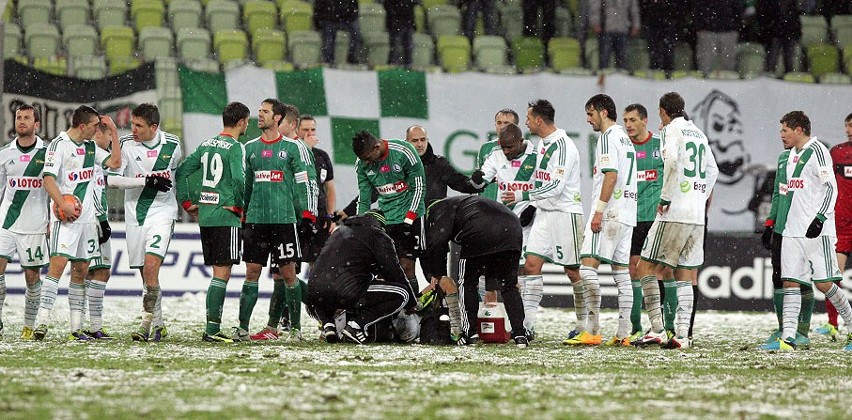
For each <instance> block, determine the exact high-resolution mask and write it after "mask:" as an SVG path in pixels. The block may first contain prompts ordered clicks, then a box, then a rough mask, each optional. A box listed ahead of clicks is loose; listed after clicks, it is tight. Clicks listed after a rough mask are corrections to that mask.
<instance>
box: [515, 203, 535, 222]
mask: <svg viewBox="0 0 852 420" xmlns="http://www.w3.org/2000/svg"><path fill="white" fill-rule="evenodd" d="M519 218H520V219H521V226H523V227H527V226H529V225H530V223H532V221H533V219H534V218H535V206H527V208H525V209H524V211H522V212H521V216H520V217H519Z"/></svg>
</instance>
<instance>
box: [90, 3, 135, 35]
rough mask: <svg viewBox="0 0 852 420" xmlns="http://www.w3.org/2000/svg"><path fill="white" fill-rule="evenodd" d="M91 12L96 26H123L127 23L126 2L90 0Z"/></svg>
mask: <svg viewBox="0 0 852 420" xmlns="http://www.w3.org/2000/svg"><path fill="white" fill-rule="evenodd" d="M92 14H93V15H94V16H95V21H96V22H97V23H98V28H101V29H103V28H106V27H107V26H123V25H125V24H126V23H127V3H125V2H123V1H115V0H92Z"/></svg>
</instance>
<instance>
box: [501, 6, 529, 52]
mask: <svg viewBox="0 0 852 420" xmlns="http://www.w3.org/2000/svg"><path fill="white" fill-rule="evenodd" d="M497 11H498V12H499V15H500V27H501V28H503V37H505V38H506V40H507V41H509V42H512V41H514V40H515V38H520V37H521V36H523V35H524V19H523V17H524V16H523V15H524V12H523V10H522V9H521V3H520V2H500V3H498V4H497Z"/></svg>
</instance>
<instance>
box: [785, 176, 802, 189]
mask: <svg viewBox="0 0 852 420" xmlns="http://www.w3.org/2000/svg"><path fill="white" fill-rule="evenodd" d="M803 188H805V180H804V179H802V178H791V179H790V180H789V181H787V189H788V190H801V189H803Z"/></svg>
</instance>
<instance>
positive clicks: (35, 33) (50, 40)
mask: <svg viewBox="0 0 852 420" xmlns="http://www.w3.org/2000/svg"><path fill="white" fill-rule="evenodd" d="M26 31H27V32H26V34H25V35H24V43H25V44H26V46H27V53H28V54H29V56H30V57H33V58H41V57H53V56H55V55H56V52H57V50H58V49H59V30H58V29H56V25H54V24H52V23H32V24H30V25H29V26H27V27H26ZM63 74H64V72H63Z"/></svg>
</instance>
